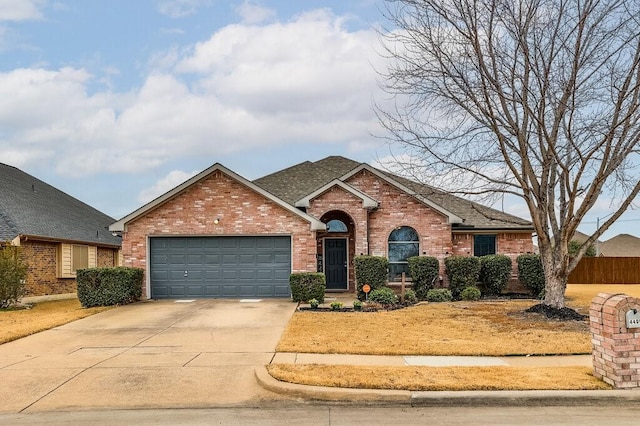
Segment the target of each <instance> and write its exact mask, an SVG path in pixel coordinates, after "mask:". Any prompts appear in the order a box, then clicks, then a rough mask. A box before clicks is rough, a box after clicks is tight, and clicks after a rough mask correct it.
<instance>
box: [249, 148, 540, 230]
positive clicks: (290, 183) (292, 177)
mask: <svg viewBox="0 0 640 426" xmlns="http://www.w3.org/2000/svg"><path fill="white" fill-rule="evenodd" d="M362 167H365V168H368V169H369V170H371V171H374V172H375V173H376V174H378V175H379V176H383V177H384V178H385V179H386V180H387V181H388V182H389V183H390V184H392V185H396V186H398V187H404V188H406V189H409V190H410V191H413V192H414V193H415V195H416V196H418V197H421V198H423V199H425V200H428V201H430V202H431V203H433V204H435V205H437V206H439V207H440V210H441V211H446V212H450V213H451V214H453V215H455V216H456V217H458V218H460V219H461V223H453V227H452V229H453V230H454V231H455V230H457V229H473V230H493V229H508V230H522V231H532V230H533V226H532V224H531V222H530V221H527V220H525V219H522V218H519V217H516V216H513V215H510V214H507V213H504V212H501V211H499V210H496V209H492V208H489V207H486V206H483V205H481V204H478V203H475V202H472V201H469V200H465V199H464V198H461V197H457V196H455V195H452V194H449V193H447V192H444V191H440V190H437V189H435V188H433V187H430V186H428V185H424V184H421V183H418V182H415V181H412V180H410V179H406V178H403V177H401V176H397V175H395V174H392V173H388V172H385V171H382V170H379V169H375V168H373V167H371V166H369V165H366V164H363V163H359V162H357V161H353V160H350V159H348V158H344V157H340V156H331V157H326V158H324V159H322V160H320V161H316V162H310V161H305V162H303V163H300V164H297V165H295V166H292V167H289V168H287V169H284V170H281V171H278V172H275V173H272V174H270V175H267V176H264V177H261V178H259V179H256V180H255V181H253V183H254V184H256V185H258V186H259V187H261V188H263V189H265V190H266V191H268V192H270V193H272V194H273V195H275V196H277V197H279V198H281V199H282V200H284V201H286V202H287V203H289V204H291V205H294V204H295V203H296V202H297V201H298V200H300V199H302V198H304V197H305V196H307V195H309V194H311V193H313V192H314V191H315V190H317V189H318V188H321V187H322V186H324V185H326V184H327V183H329V182H331V181H332V180H334V179H341V178H344V177H345V176H349V173H350V172H352V171H354V170H355V169H358V168H362Z"/></svg>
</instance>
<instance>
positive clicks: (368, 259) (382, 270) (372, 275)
mask: <svg viewBox="0 0 640 426" xmlns="http://www.w3.org/2000/svg"><path fill="white" fill-rule="evenodd" d="M354 264H355V274H356V283H357V287H358V299H360V300H364V299H365V294H364V291H362V286H363V285H365V284H369V287H371V292H373V290H375V289H377V288H381V287H384V286H385V285H386V283H387V275H388V273H389V261H388V260H387V258H385V257H380V256H356V257H355V259H354Z"/></svg>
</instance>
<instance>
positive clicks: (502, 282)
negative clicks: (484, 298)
mask: <svg viewBox="0 0 640 426" xmlns="http://www.w3.org/2000/svg"><path fill="white" fill-rule="evenodd" d="M511 269H512V268H511V258H510V257H509V256H506V255H504V254H490V255H487V256H482V257H480V283H481V284H482V290H483V293H485V294H494V295H495V294H500V293H502V292H503V291H504V289H505V288H507V284H508V283H509V277H510V276H511Z"/></svg>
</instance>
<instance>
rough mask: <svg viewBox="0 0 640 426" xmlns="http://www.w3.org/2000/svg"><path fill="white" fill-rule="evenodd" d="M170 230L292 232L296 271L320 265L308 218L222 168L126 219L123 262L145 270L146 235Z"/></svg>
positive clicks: (175, 232)
mask: <svg viewBox="0 0 640 426" xmlns="http://www.w3.org/2000/svg"><path fill="white" fill-rule="evenodd" d="M216 219H218V223H215V222H216ZM170 235H176V236H178V235H179V236H185V235H198V236H216V235H219V236H223V235H225V236H233V235H253V236H256V235H290V236H291V238H292V245H293V247H292V257H293V259H292V267H293V271H294V272H296V271H314V270H315V268H316V247H315V246H316V235H315V231H311V230H310V224H309V222H308V221H306V220H304V219H303V218H301V217H300V216H297V215H295V214H294V213H292V212H290V211H288V210H286V209H285V208H283V207H282V206H280V205H278V204H276V203H275V202H273V201H271V200H269V199H267V198H265V197H264V196H263V195H261V194H259V193H257V192H255V191H253V190H252V189H251V188H249V187H247V186H246V185H243V184H242V183H240V182H238V181H236V180H235V179H233V178H231V177H229V176H227V175H226V174H224V173H223V172H221V171H219V170H217V171H214V172H213V173H211V174H210V175H209V176H208V177H206V178H204V179H203V180H201V181H198V182H197V183H195V184H194V185H192V186H191V187H189V188H187V189H185V190H184V191H183V192H181V193H180V194H178V195H177V196H175V197H174V198H173V199H171V200H169V201H167V202H166V203H164V204H162V205H160V206H158V207H157V208H155V209H153V210H152V211H149V212H148V213H146V214H145V215H143V216H142V217H139V218H138V219H136V220H134V221H132V222H130V223H128V224H127V228H126V231H125V232H123V233H122V250H123V254H124V266H131V267H136V268H143V269H145V270H146V266H147V238H148V237H149V236H170ZM144 294H145V295H146V288H145V289H144Z"/></svg>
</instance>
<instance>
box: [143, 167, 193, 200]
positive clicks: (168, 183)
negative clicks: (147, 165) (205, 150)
mask: <svg viewBox="0 0 640 426" xmlns="http://www.w3.org/2000/svg"><path fill="white" fill-rule="evenodd" d="M198 173H199V171H197V170H194V171H192V172H183V171H182V170H173V171H171V172H169V174H168V175H167V176H165V177H163V178H162V179H160V180H159V181H158V182H156V184H155V185H153V186H152V187H151V188H147V189H144V190H142V191H141V192H140V194H139V195H138V201H139V202H140V203H142V204H146V203H148V202H149V201H152V200H154V199H156V198H157V197H159V196H161V195H162V194H164V193H166V192H168V191H170V190H172V189H173V188H175V187H176V186H178V185H180V184H181V183H183V182H185V181H186V180H188V179H191V178H192V177H194V176H195V175H197V174H198Z"/></svg>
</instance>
